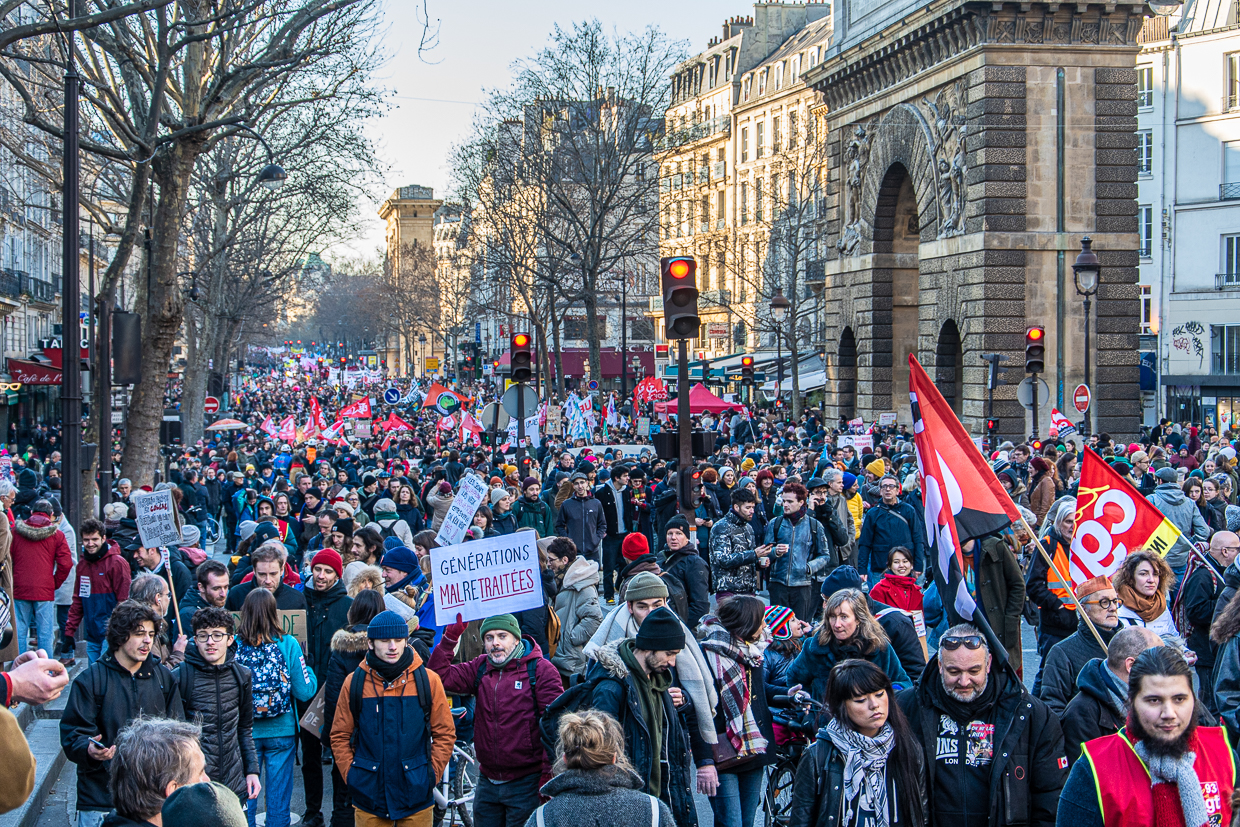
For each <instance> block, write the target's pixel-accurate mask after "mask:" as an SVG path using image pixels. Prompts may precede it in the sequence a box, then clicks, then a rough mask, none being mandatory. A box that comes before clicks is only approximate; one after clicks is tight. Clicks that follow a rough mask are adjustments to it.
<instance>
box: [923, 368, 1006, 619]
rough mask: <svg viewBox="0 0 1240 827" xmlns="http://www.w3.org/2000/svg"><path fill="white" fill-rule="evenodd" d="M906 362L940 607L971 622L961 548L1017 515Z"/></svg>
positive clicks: (938, 398) (938, 399)
mask: <svg viewBox="0 0 1240 827" xmlns="http://www.w3.org/2000/svg"><path fill="white" fill-rule="evenodd" d="M908 364H909V401H910V402H911V403H912V408H913V440H914V443H915V444H916V446H917V470H918V473H919V474H920V475H921V491H922V498H923V502H924V503H925V519H926V547H927V550H928V553H929V554H930V555H931V557H932V560H933V564H934V579H935V582H936V583H937V584H938V587H939V594H940V596H941V597H942V598H943V605H944V607H952V608H954V610H955V614H956V615H958V616H959V617H963V618H966V619H969V620H972V619H973V610H974V609H975V608H977V604H976V603H975V602H974V600H973V596H972V595H970V594H969V589H968V586H967V585H966V584H965V580H964V571H965V561H964V555H963V554H962V553H961V551H960V544H961V543H964V542H967V541H969V540H972V539H976V538H978V537H984V536H986V535H987V534H992V533H994V532H996V531H999V530H1001V529H1003V528H1005V527H1006V526H1008V525H1010V524H1011V523H1012V522H1014V521H1015V520H1019V519H1020V512H1019V511H1017V510H1016V505H1015V503H1013V502H1012V499H1011V498H1010V497H1009V496H1008V495H1007V492H1006V491H1004V490H1003V486H1002V485H1000V484H999V479H998V478H997V477H996V476H995V472H994V471H993V470H992V469H991V467H990V465H989V464H988V463H987V462H986V459H985V458H984V457H983V456H982V454H981V452H980V451H978V449H977V446H976V445H974V444H973V440H972V439H971V438H970V437H969V434H968V432H967V431H965V429H964V426H963V425H961V424H960V420H959V419H957V418H956V414H955V413H954V412H953V411H952V409H951V406H950V405H948V404H947V401H946V400H945V399H943V394H941V393H939V389H938V388H936V387H935V386H934V383H933V382H932V381H930V377H929V376H928V375H927V374H926V371H925V370H924V369H923V368H922V366H921V364H920V363H919V362H918V361H917V358H916V357H915V356H913V355H912V354H909V357H908ZM949 595H951V597H952V599H951V600H950V601H949V599H948V596H949Z"/></svg>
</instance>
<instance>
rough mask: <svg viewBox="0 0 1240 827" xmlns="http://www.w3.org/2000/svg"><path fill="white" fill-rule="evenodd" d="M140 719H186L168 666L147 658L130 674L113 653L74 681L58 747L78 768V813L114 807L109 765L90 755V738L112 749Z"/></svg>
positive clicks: (89, 667)
mask: <svg viewBox="0 0 1240 827" xmlns="http://www.w3.org/2000/svg"><path fill="white" fill-rule="evenodd" d="M139 715H152V716H154V715H157V716H160V717H165V718H177V719H184V718H185V711H184V709H183V708H182V706H181V693H180V691H179V690H178V689H177V682H176V680H175V679H174V678H173V677H172V673H171V672H169V671H168V668H167V667H165V666H163V665H161V664H159V663H157V662H155V661H152V660H147V661H145V662H143V664H142V665H141V666H140V667H139V668H138V671H137V672H136V673H134V674H130V672H129V670H128V669H126V668H125V667H123V666H121V665H120V664H119V663H117V662H116V656H115V655H113V654H112V653H111V652H109V653H108V654H106V655H104V656H103V658H102V659H101V660H98V661H96V662H95V663H92V664H91V665H90V666H88V667H87V668H86V670H85V671H84V672H82V674H80V675H78V677H77V680H75V681H74V682H73V686H72V687H71V688H70V689H69V702H68V704H67V705H66V706H65V711H64V714H63V715H62V716H61V718H60V746H61V748H63V749H64V751H65V757H67V758H68V759H69V760H70V761H72V762H73V763H75V764H77V765H78V780H77V809H78V810H91V811H95V812H99V811H103V812H106V811H108V810H111V809H112V794H111V793H110V792H109V791H108V776H109V766H110V765H109V764H107V763H104V762H101V761H96V760H95V759H93V758H91V757H90V753H89V752H88V751H87V748H88V744H89V742H90V739H91V738H94V737H95V736H96V735H101V736H103V737H102V741H103V745H104V746H105V747H110V746H113V745H115V744H116V734H117V733H118V732H120V731H121V729H123V728H124V726H125V724H127V723H129V722H130V721H132V720H133V719H134V718H136V717H137V716H139Z"/></svg>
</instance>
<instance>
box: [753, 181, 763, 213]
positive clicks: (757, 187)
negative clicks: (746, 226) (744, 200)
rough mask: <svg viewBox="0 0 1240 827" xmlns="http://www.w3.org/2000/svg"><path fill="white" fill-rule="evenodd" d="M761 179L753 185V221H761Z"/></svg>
mask: <svg viewBox="0 0 1240 827" xmlns="http://www.w3.org/2000/svg"><path fill="white" fill-rule="evenodd" d="M762 206H763V204H762V179H761V178H759V179H758V180H757V181H754V184H753V218H754V221H761V220H762Z"/></svg>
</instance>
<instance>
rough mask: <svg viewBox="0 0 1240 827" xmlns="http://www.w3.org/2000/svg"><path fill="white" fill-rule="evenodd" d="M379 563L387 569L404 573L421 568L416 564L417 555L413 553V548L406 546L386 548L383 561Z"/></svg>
mask: <svg viewBox="0 0 1240 827" xmlns="http://www.w3.org/2000/svg"><path fill="white" fill-rule="evenodd" d="M380 565H384V566H387V567H388V568H389V569H396V570H397V571H403V572H405V573H406V574H409V573H411V572H415V571H421V570H422V567H421V566H419V565H418V555H417V554H415V553H414V551H413V549H411V548H407V547H406V546H397V547H396V548H390V549H388V550H387V552H386V553H385V554H384V555H383V562H382V563H381V564H380Z"/></svg>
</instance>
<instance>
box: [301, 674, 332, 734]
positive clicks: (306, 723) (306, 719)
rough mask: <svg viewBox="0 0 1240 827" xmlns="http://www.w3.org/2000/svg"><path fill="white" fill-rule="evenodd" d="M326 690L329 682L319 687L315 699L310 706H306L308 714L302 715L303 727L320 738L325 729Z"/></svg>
mask: <svg viewBox="0 0 1240 827" xmlns="http://www.w3.org/2000/svg"><path fill="white" fill-rule="evenodd" d="M326 692H327V684H323V685H322V686H321V687H319V691H318V694H316V695H315V696H314V700H312V701H311V702H310V706H308V707H306V714H305V715H302V716H301V728H302V729H304V730H305V731H306V732H309V733H310V734H311V735H313V736H314V737H315V738H318V737H319V734H320V733H321V732H322V731H323V712H324V710H325V708H326V704H325V703H324V695H325V694H326Z"/></svg>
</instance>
